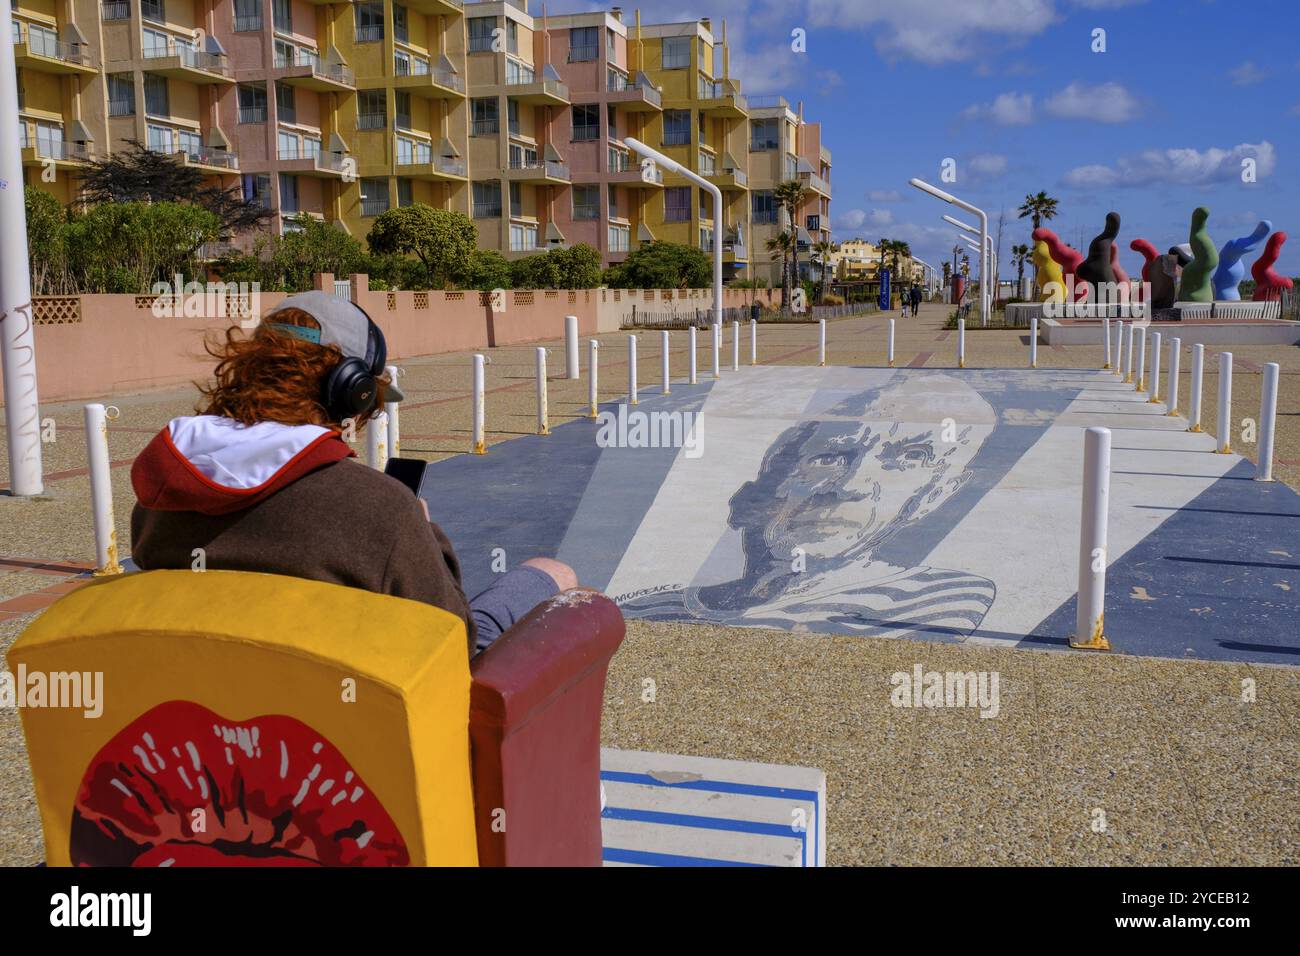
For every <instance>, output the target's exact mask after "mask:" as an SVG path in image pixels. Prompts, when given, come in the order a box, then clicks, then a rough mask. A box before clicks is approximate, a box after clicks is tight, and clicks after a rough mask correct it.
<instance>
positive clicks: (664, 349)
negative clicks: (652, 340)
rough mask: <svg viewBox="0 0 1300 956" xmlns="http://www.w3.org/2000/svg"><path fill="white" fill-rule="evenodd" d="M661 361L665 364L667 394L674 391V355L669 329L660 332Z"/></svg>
mask: <svg viewBox="0 0 1300 956" xmlns="http://www.w3.org/2000/svg"><path fill="white" fill-rule="evenodd" d="M659 352H660V356H659V361H660V364H661V365H662V366H663V373H664V394H665V395H667V394H668V393H669V392H671V391H672V382H671V380H670V374H671V368H670V366H671V364H672V356H671V353H670V352H669V348H668V330H667V329H665V330H664V331H662V332H660V333H659Z"/></svg>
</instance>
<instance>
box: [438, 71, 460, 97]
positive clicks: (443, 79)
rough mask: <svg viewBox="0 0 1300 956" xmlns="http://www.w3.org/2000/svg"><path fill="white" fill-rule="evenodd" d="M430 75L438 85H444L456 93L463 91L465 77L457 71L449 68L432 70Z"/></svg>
mask: <svg viewBox="0 0 1300 956" xmlns="http://www.w3.org/2000/svg"><path fill="white" fill-rule="evenodd" d="M430 75H431V76H432V77H433V82H435V83H437V84H438V85H439V86H445V87H447V89H449V90H455V91H456V92H457V93H464V92H465V78H464V77H463V76H461V75H460V74H459V73H452V72H451V71H450V70H434V71H432V73H431V74H430Z"/></svg>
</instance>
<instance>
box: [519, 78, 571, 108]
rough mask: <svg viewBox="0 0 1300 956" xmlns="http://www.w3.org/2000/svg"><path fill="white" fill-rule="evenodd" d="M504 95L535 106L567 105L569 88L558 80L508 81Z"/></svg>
mask: <svg viewBox="0 0 1300 956" xmlns="http://www.w3.org/2000/svg"><path fill="white" fill-rule="evenodd" d="M505 90H506V96H509V97H511V98H513V99H516V100H519V102H521V103H532V104H534V105H536V106H568V105H569V88H568V87H567V86H565V85H564V84H563V83H561V82H560V81H559V80H548V79H545V78H543V79H540V80H534V81H533V82H531V83H508V84H506V87H505Z"/></svg>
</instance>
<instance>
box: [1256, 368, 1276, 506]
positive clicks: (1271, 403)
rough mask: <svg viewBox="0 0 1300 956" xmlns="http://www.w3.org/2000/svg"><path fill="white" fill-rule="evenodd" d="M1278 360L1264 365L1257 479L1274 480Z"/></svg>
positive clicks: (1260, 401)
mask: <svg viewBox="0 0 1300 956" xmlns="http://www.w3.org/2000/svg"><path fill="white" fill-rule="evenodd" d="M1280 371H1281V369H1280V368H1279V366H1278V364H1277V362H1267V363H1265V365H1264V381H1263V386H1262V389H1263V390H1262V391H1261V392H1260V396H1259V446H1258V448H1257V451H1258V452H1259V460H1258V461H1257V462H1256V463H1255V480H1256V481H1272V480H1273V435H1274V433H1275V427H1276V425H1277V376H1278V373H1279V372H1280Z"/></svg>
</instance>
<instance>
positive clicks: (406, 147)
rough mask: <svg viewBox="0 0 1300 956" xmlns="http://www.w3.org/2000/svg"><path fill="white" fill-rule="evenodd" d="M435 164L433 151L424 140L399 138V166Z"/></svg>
mask: <svg viewBox="0 0 1300 956" xmlns="http://www.w3.org/2000/svg"><path fill="white" fill-rule="evenodd" d="M432 162H433V149H432V147H431V146H430V145H429V144H428V143H427V142H425V141H424V140H422V139H407V138H406V137H405V136H399V137H397V163H398V165H399V166H411V165H428V164H429V163H432Z"/></svg>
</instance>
